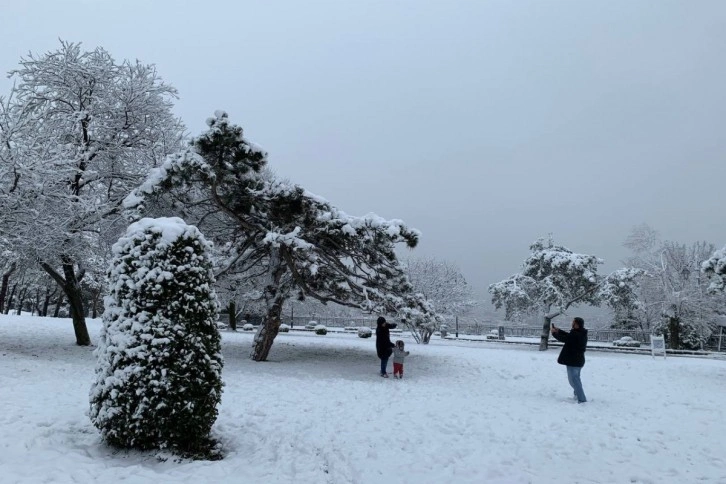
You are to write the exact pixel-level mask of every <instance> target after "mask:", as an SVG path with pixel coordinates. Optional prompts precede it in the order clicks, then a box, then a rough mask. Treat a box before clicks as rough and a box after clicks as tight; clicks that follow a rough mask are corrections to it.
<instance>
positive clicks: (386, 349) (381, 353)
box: [376, 323, 396, 359]
mask: <svg viewBox="0 0 726 484" xmlns="http://www.w3.org/2000/svg"><path fill="white" fill-rule="evenodd" d="M395 327H396V324H395V323H383V324H382V325H380V326H378V327H377V328H376V353H378V358H381V359H383V358H390V356H391V355H392V354H393V347H394V346H396V345H394V344H393V343H392V342H391V332H390V329H391V328H395Z"/></svg>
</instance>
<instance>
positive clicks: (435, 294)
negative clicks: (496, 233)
mask: <svg viewBox="0 0 726 484" xmlns="http://www.w3.org/2000/svg"><path fill="white" fill-rule="evenodd" d="M402 262H403V265H404V266H405V267H406V275H408V279H409V280H410V281H411V284H413V290H414V291H415V292H418V293H421V294H423V297H424V298H425V299H426V300H427V301H429V302H431V303H432V304H433V306H434V307H435V308H436V312H437V313H438V314H439V315H441V316H442V317H445V316H448V317H455V316H456V315H461V314H463V313H465V312H467V311H469V310H470V309H471V308H473V307H474V305H475V304H476V302H475V300H474V295H473V292H472V290H471V287H469V285H468V284H467V282H466V278H465V277H464V275H463V274H462V273H461V270H460V269H459V268H458V267H457V266H456V265H455V264H453V263H451V262H449V261H446V260H441V259H436V258H433V257H416V256H409V257H406V258H405V259H403V261H402ZM435 329H436V328H434V327H421V328H419V334H420V337H421V340H422V342H424V343H428V342H429V340H430V339H431V335H432V334H433V332H434V330H435Z"/></svg>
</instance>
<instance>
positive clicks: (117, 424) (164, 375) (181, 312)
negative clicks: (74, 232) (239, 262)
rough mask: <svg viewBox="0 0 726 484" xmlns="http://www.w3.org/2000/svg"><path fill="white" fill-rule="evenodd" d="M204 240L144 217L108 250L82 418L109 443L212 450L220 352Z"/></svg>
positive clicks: (172, 222)
mask: <svg viewBox="0 0 726 484" xmlns="http://www.w3.org/2000/svg"><path fill="white" fill-rule="evenodd" d="M209 248H210V246H209V243H208V242H206V241H205V239H204V237H203V236H202V235H201V233H200V232H199V231H198V230H197V228H196V227H193V226H190V225H187V224H186V223H184V221H183V220H181V219H180V218H158V219H149V218H145V219H142V220H140V221H138V222H136V223H134V224H132V225H130V226H129V228H128V229H127V231H126V234H125V236H123V237H121V238H120V239H119V241H118V242H117V243H116V244H115V245H114V246H113V260H112V262H111V267H110V269H109V271H108V274H107V275H108V280H109V295H108V296H107V297H106V300H105V306H106V310H105V312H104V314H103V328H102V330H101V337H100V341H99V344H98V349H97V350H96V355H97V357H98V363H97V367H96V381H95V383H94V384H93V386H92V388H91V392H90V400H91V410H90V417H91V421H92V422H93V424H94V425H95V426H96V427H98V428H99V429H100V430H101V433H102V435H103V438H104V439H105V440H106V441H107V442H108V443H109V444H111V445H113V446H117V447H122V448H136V449H167V450H170V451H172V452H176V453H179V454H181V455H185V456H189V457H199V458H211V457H214V456H215V453H214V452H213V445H212V444H213V443H212V441H211V439H210V436H209V435H210V430H211V428H212V425H213V424H214V421H215V420H216V418H217V405H218V404H219V402H220V398H221V394H222V378H221V371H222V356H221V354H220V335H219V331H218V330H217V327H216V324H215V322H216V319H217V298H216V294H215V292H214V288H213V285H214V275H213V273H212V264H211V262H210V259H209V256H208V251H209Z"/></svg>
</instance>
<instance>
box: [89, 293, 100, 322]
mask: <svg viewBox="0 0 726 484" xmlns="http://www.w3.org/2000/svg"><path fill="white" fill-rule="evenodd" d="M100 297H101V291H100V290H99V289H96V290H94V291H93V294H92V299H91V318H93V319H96V318H97V317H98V299H99V298H100Z"/></svg>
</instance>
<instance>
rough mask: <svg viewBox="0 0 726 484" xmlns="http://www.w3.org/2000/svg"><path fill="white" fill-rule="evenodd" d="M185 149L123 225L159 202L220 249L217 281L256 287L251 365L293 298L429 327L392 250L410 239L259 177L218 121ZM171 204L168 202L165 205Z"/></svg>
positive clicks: (424, 304) (258, 162)
mask: <svg viewBox="0 0 726 484" xmlns="http://www.w3.org/2000/svg"><path fill="white" fill-rule="evenodd" d="M207 124H208V126H209V130H208V131H207V132H205V133H204V134H202V135H201V136H199V137H198V138H195V139H194V140H193V142H192V147H191V148H190V149H189V150H187V151H184V152H181V153H179V154H177V155H171V156H169V157H168V158H167V160H166V161H165V162H164V164H163V165H161V166H160V167H159V168H156V169H154V170H152V172H151V174H150V175H149V177H148V178H147V180H146V182H145V183H143V184H142V185H141V186H140V187H139V188H138V189H137V190H135V191H134V192H133V193H132V194H131V195H129V196H128V197H127V198H126V200H125V201H124V206H125V208H126V209H127V210H128V211H129V213H130V214H131V215H132V216H138V213H137V212H140V211H142V210H143V209H144V205H145V204H147V203H148V202H147V201H146V199H147V198H149V197H150V196H157V197H166V198H167V201H169V202H170V203H169V205H170V206H174V207H179V209H180V210H183V211H184V218H185V219H187V220H190V218H189V217H190V216H191V217H192V218H191V219H192V220H195V221H196V220H198V224H197V225H198V227H199V229H200V230H202V231H203V232H204V234H206V235H207V237H210V238H211V239H212V240H215V241H217V242H218V246H225V250H226V251H227V253H228V257H227V261H226V262H224V263H223V264H222V266H226V267H222V269H221V272H227V273H232V272H237V273H240V274H245V273H252V274H255V275H256V277H259V278H260V280H262V281H263V282H262V285H263V287H261V288H260V289H261V291H260V294H261V299H262V301H263V302H264V304H265V307H266V314H265V316H264V318H263V321H262V324H261V325H260V329H259V331H257V334H256V335H255V341H254V346H253V349H252V353H251V358H252V359H253V360H255V361H264V360H266V359H267V356H268V354H269V352H270V348H271V347H272V343H273V341H274V339H275V337H276V336H277V333H278V331H279V328H280V324H281V319H280V317H281V312H282V306H283V304H284V302H285V301H286V300H287V299H288V298H290V297H292V296H295V295H297V297H298V298H301V299H305V298H307V297H311V298H313V299H317V300H318V301H321V302H323V303H328V302H332V303H336V304H340V305H343V306H352V307H358V308H362V309H365V310H368V311H371V312H386V313H388V314H396V315H397V318H399V319H401V320H403V321H404V324H407V325H408V326H409V327H410V328H411V329H412V333H413V335H414V337H418V330H417V328H418V327H421V326H424V325H428V326H432V325H436V324H438V322H439V320H440V317H439V316H438V315H437V314H436V313H435V311H434V308H433V304H431V303H429V302H428V301H426V300H425V298H424V297H423V296H422V295H420V294H415V293H414V292H413V291H414V289H413V286H412V285H411V283H410V282H409V280H408V277H407V276H406V273H405V268H404V267H403V266H402V265H401V264H400V262H399V261H398V258H397V257H396V253H395V246H396V244H405V245H406V246H408V247H410V248H413V247H415V246H416V244H417V243H418V239H419V232H418V231H417V230H414V229H411V228H409V227H408V226H406V224H404V223H403V222H402V221H401V220H384V219H383V218H381V217H378V216H377V215H375V214H368V215H365V216H363V217H354V216H350V215H348V214H346V213H345V212H343V211H342V210H339V209H338V208H336V207H335V206H333V205H332V204H331V203H329V202H328V201H326V200H324V199H323V198H322V197H319V196H317V195H315V194H313V193H310V192H308V191H307V190H305V189H304V188H302V187H300V186H298V185H294V184H292V183H290V182H287V181H284V180H280V179H277V178H275V176H274V174H272V173H270V172H269V171H266V170H265V168H266V164H267V156H266V153H265V152H264V151H262V150H261V149H260V148H259V147H257V146H256V145H254V144H252V143H250V142H249V141H247V140H246V139H245V138H244V136H243V133H242V128H240V127H238V126H235V125H232V124H230V123H229V119H228V117H227V113H225V112H223V111H217V112H216V113H215V116H214V118H210V119H208V120H207ZM169 199H170V200H169Z"/></svg>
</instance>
